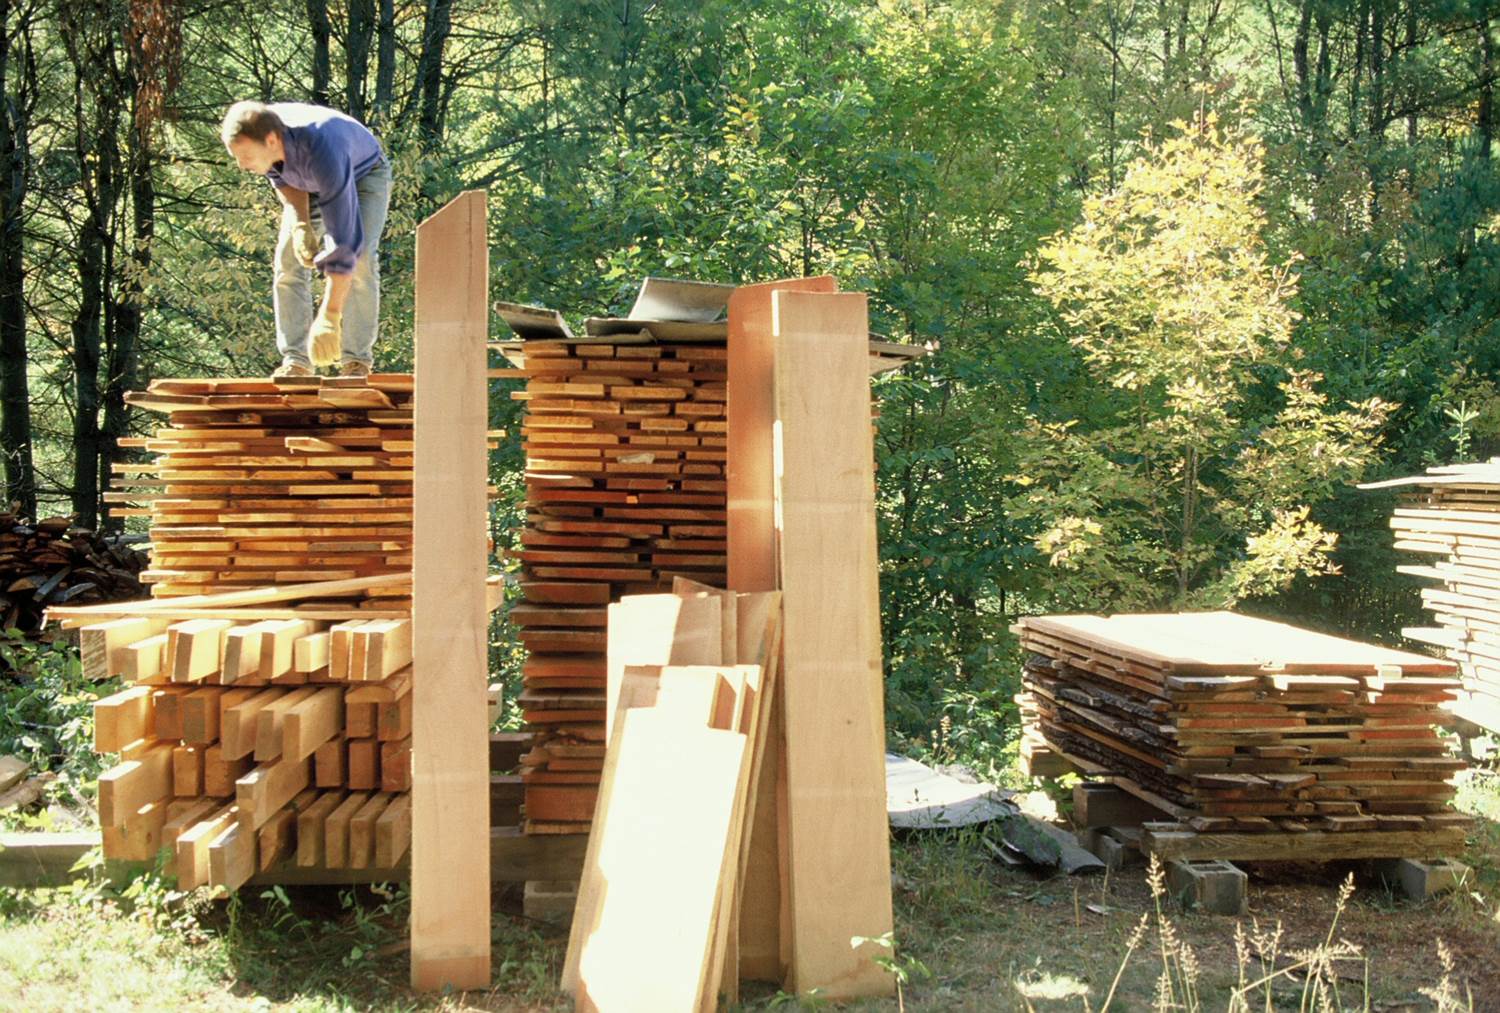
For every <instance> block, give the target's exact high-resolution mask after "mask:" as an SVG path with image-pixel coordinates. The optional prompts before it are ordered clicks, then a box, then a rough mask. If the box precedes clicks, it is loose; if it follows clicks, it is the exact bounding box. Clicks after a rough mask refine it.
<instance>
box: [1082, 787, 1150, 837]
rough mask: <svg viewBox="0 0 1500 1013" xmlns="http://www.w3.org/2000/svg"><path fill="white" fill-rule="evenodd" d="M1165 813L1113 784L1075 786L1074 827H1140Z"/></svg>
mask: <svg viewBox="0 0 1500 1013" xmlns="http://www.w3.org/2000/svg"><path fill="white" fill-rule="evenodd" d="M1163 815H1164V814H1163V813H1162V811H1161V810H1160V809H1158V808H1156V807H1155V806H1153V805H1151V804H1150V803H1147V802H1143V801H1141V800H1140V799H1138V798H1136V797H1135V796H1134V795H1132V794H1130V792H1128V791H1126V790H1125V789H1124V788H1118V787H1116V786H1115V785H1112V784H1100V783H1097V782H1088V781H1085V782H1083V783H1082V784H1077V785H1074V787H1073V825H1074V826H1079V827H1136V826H1140V825H1141V824H1142V823H1144V822H1146V821H1148V820H1159V819H1161V818H1162V816H1163Z"/></svg>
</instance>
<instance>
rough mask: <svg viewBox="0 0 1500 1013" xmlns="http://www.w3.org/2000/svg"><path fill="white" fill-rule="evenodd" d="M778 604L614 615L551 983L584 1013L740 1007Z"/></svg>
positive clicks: (692, 587) (707, 592) (704, 598)
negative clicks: (575, 886)
mask: <svg viewBox="0 0 1500 1013" xmlns="http://www.w3.org/2000/svg"><path fill="white" fill-rule="evenodd" d="M780 599H781V596H780V594H779V593H778V592H774V591H772V592H761V593H753V594H735V593H733V592H727V591H718V590H715V589H712V588H708V587H704V586H702V585H699V584H695V583H692V582H684V583H682V584H680V585H679V592H678V594H675V595H673V594H664V595H647V596H642V597H626V598H624V599H622V600H621V601H620V602H619V603H618V604H616V605H614V606H612V607H611V617H610V659H611V664H610V683H609V689H610V693H609V700H610V712H611V715H612V720H611V722H610V729H611V734H610V741H609V747H608V750H607V753H606V755H605V760H604V769H603V775H602V776H603V783H602V787H601V788H600V794H599V799H598V809H597V816H596V817H595V825H594V831H593V833H592V834H591V836H590V838H589V846H588V853H587V856H586V858H585V861H584V872H583V879H582V882H581V883H580V885H579V891H578V902H577V907H576V909H575V913H574V916H573V923H572V931H571V936H570V939H569V943H568V953H567V960H566V964H565V966H564V970H563V987H564V988H565V989H567V990H568V991H570V992H572V993H573V994H574V995H575V997H576V998H577V1008H578V1009H580V1010H591V1009H598V1010H626V1009H641V1010H648V1009H649V1010H653V1011H659V1013H668V1011H674V1010H677V1011H690V1010H713V1009H716V1008H718V1004H719V995H720V993H721V991H723V992H727V993H728V995H729V997H730V1001H731V1002H733V1001H734V999H735V997H736V996H737V994H738V983H739V977H740V974H739V954H738V939H737V936H738V927H739V911H740V903H741V897H742V895H743V882H744V873H745V869H746V866H747V863H748V861H749V857H750V848H751V840H750V838H751V828H752V827H753V825H754V807H755V803H756V798H757V794H758V791H757V789H758V782H759V779H760V776H761V771H762V766H763V763H764V761H765V757H766V753H767V750H768V749H770V748H772V746H771V743H770V742H769V726H770V722H769V717H770V712H771V707H772V703H773V700H774V699H775V680H776V673H777V661H778V646H779V638H780V630H781V610H780ZM674 602H675V603H676V604H675V606H674ZM617 619H618V620H620V621H619V622H617V621H616V620H617ZM689 656H691V657H693V658H694V659H695V660H694V661H693V662H691V663H679V662H676V661H668V660H665V659H668V658H678V657H689ZM637 659H646V660H645V662H644V663H640V664H637V663H636V660H637ZM696 659H703V660H696ZM679 815H686V816H687V817H688V818H686V819H683V818H678V817H679ZM649 926H660V927H662V928H663V929H665V930H666V931H651V930H649V929H648V927H649Z"/></svg>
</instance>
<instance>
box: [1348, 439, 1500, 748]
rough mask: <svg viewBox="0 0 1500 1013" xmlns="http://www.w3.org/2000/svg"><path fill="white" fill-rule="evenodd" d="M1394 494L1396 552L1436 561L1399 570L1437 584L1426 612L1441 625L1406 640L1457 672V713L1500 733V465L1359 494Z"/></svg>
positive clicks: (1451, 470) (1426, 592)
mask: <svg viewBox="0 0 1500 1013" xmlns="http://www.w3.org/2000/svg"><path fill="white" fill-rule="evenodd" d="M1392 487H1396V488H1400V489H1401V490H1402V492H1401V495H1400V497H1399V499H1398V501H1397V505H1396V510H1395V512H1394V514H1393V515H1392V517H1391V527H1392V528H1393V529H1394V530H1395V532H1396V548H1398V549H1401V550H1403V551H1406V552H1416V553H1421V554H1424V555H1429V556H1434V557H1436V558H1435V559H1434V560H1433V561H1432V563H1431V564H1430V565H1425V566H1402V567H1398V568H1397V569H1398V570H1399V571H1400V572H1402V573H1409V574H1412V575H1413V576H1417V577H1422V578H1425V579H1428V580H1431V581H1434V582H1435V584H1436V586H1435V587H1430V588H1425V589H1423V591H1422V604H1423V605H1424V606H1426V607H1427V608H1428V609H1430V610H1431V611H1432V613H1433V618H1434V619H1435V620H1436V622H1437V625H1436V626H1427V627H1412V628H1408V629H1405V630H1402V633H1403V634H1404V635H1405V636H1407V637H1409V638H1410V639H1412V640H1416V641H1419V642H1421V643H1424V644H1431V645H1433V646H1436V647H1441V648H1443V649H1444V651H1445V652H1446V654H1447V657H1448V658H1450V659H1452V660H1453V661H1454V662H1456V663H1457V664H1458V666H1459V672H1460V674H1461V676H1462V678H1463V688H1462V690H1461V691H1460V693H1459V695H1458V698H1457V699H1456V700H1455V701H1454V702H1453V704H1452V710H1453V712H1454V713H1455V714H1456V715H1458V716H1459V717H1460V718H1463V719H1464V720H1466V721H1470V722H1472V723H1474V724H1476V725H1479V726H1480V727H1481V728H1487V729H1489V730H1491V731H1496V732H1500V459H1493V460H1491V461H1489V462H1488V463H1485V464H1458V465H1450V466H1445V467H1438V468H1432V469H1430V470H1429V471H1428V472H1427V473H1426V474H1425V475H1417V476H1413V477H1411V478H1399V479H1394V480H1391V481H1387V482H1372V483H1370V484H1368V485H1362V486H1360V488H1361V489H1382V488H1392Z"/></svg>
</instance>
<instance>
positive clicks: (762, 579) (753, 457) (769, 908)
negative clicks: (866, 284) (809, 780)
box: [725, 276, 838, 982]
mask: <svg viewBox="0 0 1500 1013" xmlns="http://www.w3.org/2000/svg"><path fill="white" fill-rule="evenodd" d="M778 291H787V292H792V291H802V292H836V291H838V282H837V281H835V280H834V279H833V278H831V277H827V276H824V277H818V278H789V279H785V280H782V281H772V282H766V283H765V284H761V285H745V286H742V287H740V288H737V289H735V290H734V291H733V292H732V293H730V296H729V338H728V344H729V381H728V387H729V395H728V397H729V400H728V403H727V404H726V406H725V412H726V418H727V421H728V424H729V452H728V458H727V460H726V462H725V478H726V481H727V485H728V493H727V496H728V507H727V509H728V531H727V538H728V542H729V544H728V554H729V558H728V575H729V587H730V589H731V590H733V591H774V590H776V589H777V588H778V587H780V586H781V584H780V581H779V580H778V579H777V574H776V522H775V516H774V506H773V499H774V488H773V479H772V467H771V464H772V462H771V452H772V438H771V434H772V430H773V428H774V423H775V419H776V407H775V391H774V388H773V382H774V378H775V372H774V345H773V343H772V340H771V295H772V293H773V292H778ZM775 696H776V704H775V706H773V707H772V709H771V713H770V715H769V721H768V723H767V726H766V730H765V733H766V738H767V741H768V742H769V743H770V747H769V749H768V750H767V752H766V756H765V759H764V762H763V769H762V777H761V778H759V779H758V785H759V787H758V789H757V792H758V793H757V796H756V801H755V805H754V817H753V818H754V821H755V823H754V826H753V828H752V833H751V849H752V852H751V855H750V860H749V865H748V867H747V868H746V870H745V884H744V886H745V891H744V893H745V907H744V910H743V911H742V912H741V916H740V926H739V959H740V974H741V976H742V977H744V978H748V979H753V980H756V981H773V982H780V981H781V980H782V978H783V977H784V976H785V974H786V961H785V958H784V951H785V946H784V941H783V940H782V938H781V934H782V933H781V926H782V923H783V922H784V921H785V920H786V918H787V912H786V911H785V905H784V903H783V901H784V898H783V897H782V895H781V884H782V882H783V881H784V880H785V877H786V868H785V855H784V848H782V847H781V845H780V842H781V834H780V830H779V826H780V818H779V815H778V811H777V799H778V795H779V794H780V792H779V791H778V785H779V783H780V781H781V768H782V759H781V758H782V752H783V749H782V745H781V743H782V730H781V704H780V692H779V691H775Z"/></svg>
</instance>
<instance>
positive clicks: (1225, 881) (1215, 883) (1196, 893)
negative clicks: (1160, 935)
mask: <svg viewBox="0 0 1500 1013" xmlns="http://www.w3.org/2000/svg"><path fill="white" fill-rule="evenodd" d="M1248 884H1249V880H1248V878H1247V877H1246V876H1245V874H1244V873H1243V872H1242V871H1240V870H1239V869H1237V868H1235V867H1234V866H1233V865H1231V864H1230V863H1229V862H1224V861H1218V860H1215V861H1186V860H1182V861H1172V862H1168V863H1167V888H1168V889H1169V890H1170V891H1171V893H1172V896H1173V897H1175V898H1177V900H1178V902H1179V903H1181V904H1182V906H1183V908H1184V909H1186V910H1189V911H1191V910H1192V909H1194V908H1202V909H1203V910H1205V911H1209V912H1212V913H1213V914H1220V915H1242V914H1244V913H1245V910H1246V907H1247V902H1246V894H1247V893H1248V891H1247V889H1246V888H1247V886H1248Z"/></svg>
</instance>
